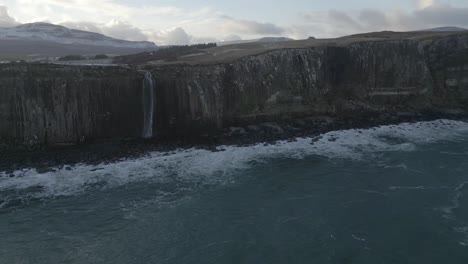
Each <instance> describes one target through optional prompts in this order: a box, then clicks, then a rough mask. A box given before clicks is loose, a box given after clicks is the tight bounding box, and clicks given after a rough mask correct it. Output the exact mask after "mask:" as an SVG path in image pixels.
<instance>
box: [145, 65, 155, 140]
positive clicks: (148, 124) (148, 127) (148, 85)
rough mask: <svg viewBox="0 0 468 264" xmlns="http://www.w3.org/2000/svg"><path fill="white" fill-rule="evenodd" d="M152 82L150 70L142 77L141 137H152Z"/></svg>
mask: <svg viewBox="0 0 468 264" xmlns="http://www.w3.org/2000/svg"><path fill="white" fill-rule="evenodd" d="M153 115H154V82H153V76H152V75H151V73H150V72H145V78H144V79H143V134H142V137H143V138H147V139H148V138H152V137H153Z"/></svg>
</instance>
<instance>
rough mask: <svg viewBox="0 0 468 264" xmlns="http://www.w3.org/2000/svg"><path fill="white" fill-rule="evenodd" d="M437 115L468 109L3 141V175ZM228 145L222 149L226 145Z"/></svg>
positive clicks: (456, 115) (456, 116) (454, 115)
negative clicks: (65, 140)
mask: <svg viewBox="0 0 468 264" xmlns="http://www.w3.org/2000/svg"><path fill="white" fill-rule="evenodd" d="M437 119H451V120H463V121H465V120H468V114H467V113H465V112H457V111H452V112H450V111H444V112H433V111H427V112H418V113H408V112H392V113H382V112H364V113H359V114H358V113H353V114H350V115H348V116H343V115H340V116H335V115H326V116H311V117H301V118H294V119H283V120H281V121H278V122H264V123H259V124H256V125H246V126H242V127H229V128H228V129H225V130H224V132H223V133H221V134H219V135H215V136H208V135H206V136H200V137H192V138H189V137H186V138H178V139H172V138H160V137H156V138H154V139H151V140H135V139H131V140H130V139H129V140H120V141H108V142H92V143H87V144H83V145H70V146H54V147H53V146H34V147H28V146H22V147H11V146H6V145H4V146H1V148H0V176H1V175H2V174H3V175H4V176H6V177H9V176H13V174H12V173H13V172H14V171H15V170H18V169H25V168H35V169H36V170H37V171H38V173H46V172H49V171H54V170H55V169H57V168H65V169H71V167H73V166H74V165H76V164H100V163H113V162H118V161H119V160H125V159H132V158H138V157H142V156H144V155H147V154H148V153H150V152H153V151H159V152H169V151H174V150H176V149H188V148H200V149H208V150H211V151H220V150H219V148H218V147H219V146H224V145H231V146H246V145H253V144H275V143H276V142H277V141H280V140H295V139H296V138H299V137H314V136H319V135H320V134H323V133H327V132H330V131H336V130H344V129H363V128H364V129H365V128H371V127H377V126H381V125H392V124H400V123H406V122H419V121H432V120H437ZM221 151H222V150H221Z"/></svg>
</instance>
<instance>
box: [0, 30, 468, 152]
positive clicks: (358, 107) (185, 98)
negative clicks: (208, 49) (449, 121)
mask: <svg viewBox="0 0 468 264" xmlns="http://www.w3.org/2000/svg"><path fill="white" fill-rule="evenodd" d="M288 45H290V44H288ZM224 49H226V48H224ZM216 51H217V52H218V51H219V50H216ZM224 51H226V50H224ZM226 52H227V51H226ZM200 61H202V60H200ZM141 68H144V71H147V72H150V73H151V74H152V76H153V79H154V87H155V91H154V97H155V98H154V102H155V104H154V122H153V131H154V132H155V134H156V135H165V136H171V137H181V136H187V135H204V134H216V133H218V132H220V131H221V130H222V129H223V128H226V127H230V126H245V125H248V124H254V123H257V122H266V121H275V120H280V119H283V120H284V119H290V118H294V117H303V116H318V115H338V116H340V115H341V116H350V115H360V114H361V113H363V112H381V113H388V112H418V111H427V110H430V111H445V112H447V111H451V112H464V111H466V110H468V35H467V34H465V33H458V34H447V35H442V36H439V35H438V36H430V37H427V36H424V37H398V38H369V39H359V40H355V41H348V40H346V39H345V40H340V41H336V42H329V43H326V44H314V43H309V44H308V43H305V44H300V45H299V44H298V45H296V46H294V45H293V46H292V47H291V46H287V47H280V48H277V47H276V48H268V49H265V50H263V51H260V52H255V54H248V55H243V56H239V57H226V58H223V59H222V60H219V61H217V60H213V61H211V62H209V61H208V62H207V61H203V63H202V62H200V63H196V62H194V61H189V62H176V63H171V64H161V65H146V66H142V67H140V69H139V70H137V69H130V68H124V67H97V66H93V67H91V66H63V65H44V64H39V65H22V64H4V65H0V141H1V142H9V143H14V144H22V143H48V144H55V143H74V142H79V141H80V140H83V139H84V140H90V139H116V138H123V137H130V138H132V137H139V136H141V134H142V129H143V106H142V104H143V103H142V102H143V100H142V96H143V93H142V81H143V79H144V72H142V71H141Z"/></svg>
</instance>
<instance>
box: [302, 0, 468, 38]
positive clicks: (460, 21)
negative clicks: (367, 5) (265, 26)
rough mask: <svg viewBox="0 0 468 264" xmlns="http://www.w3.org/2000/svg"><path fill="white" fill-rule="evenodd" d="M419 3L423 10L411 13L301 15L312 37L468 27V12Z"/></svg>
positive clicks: (460, 8) (467, 9)
mask: <svg viewBox="0 0 468 264" xmlns="http://www.w3.org/2000/svg"><path fill="white" fill-rule="evenodd" d="M422 2H424V3H422ZM418 3H420V4H424V5H421V6H424V8H422V9H417V10H414V11H412V12H404V11H401V10H377V9H362V10H358V11H354V12H347V13H345V12H341V11H338V10H330V11H327V12H312V13H306V14H302V17H303V20H304V21H305V23H306V25H309V26H310V30H309V31H308V32H309V34H310V35H317V36H320V37H337V36H343V35H349V34H355V33H361V32H371V31H383V30H393V31H412V30H420V29H427V28H433V27H442V26H458V27H468V8H465V7H455V6H451V5H447V4H437V3H434V2H433V1H418ZM296 28H298V27H296ZM302 29H303V27H302ZM303 31H304V30H303ZM305 31H306V30H305ZM306 32H307V31H306ZM304 33H305V32H302V34H304Z"/></svg>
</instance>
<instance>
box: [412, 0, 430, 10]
mask: <svg viewBox="0 0 468 264" xmlns="http://www.w3.org/2000/svg"><path fill="white" fill-rule="evenodd" d="M416 2H417V5H418V8H419V9H423V8H426V7H429V6H431V5H434V0H417V1H416Z"/></svg>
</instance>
